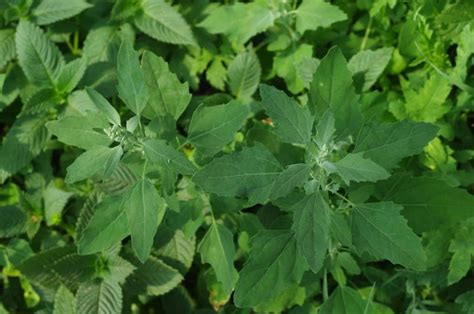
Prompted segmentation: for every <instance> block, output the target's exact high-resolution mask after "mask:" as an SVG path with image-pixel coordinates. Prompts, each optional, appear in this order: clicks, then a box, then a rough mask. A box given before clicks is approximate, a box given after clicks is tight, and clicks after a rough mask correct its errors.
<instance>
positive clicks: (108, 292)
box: [76, 279, 123, 314]
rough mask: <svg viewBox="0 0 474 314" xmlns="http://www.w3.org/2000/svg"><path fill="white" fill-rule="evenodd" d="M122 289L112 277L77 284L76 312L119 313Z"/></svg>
mask: <svg viewBox="0 0 474 314" xmlns="http://www.w3.org/2000/svg"><path fill="white" fill-rule="evenodd" d="M122 298H123V296H122V289H121V287H120V285H119V284H118V283H117V282H116V281H114V280H112V279H104V280H101V279H96V280H94V281H91V282H85V283H83V284H82V285H80V286H79V289H78V291H77V295H76V313H97V314H99V313H120V312H121V311H122Z"/></svg>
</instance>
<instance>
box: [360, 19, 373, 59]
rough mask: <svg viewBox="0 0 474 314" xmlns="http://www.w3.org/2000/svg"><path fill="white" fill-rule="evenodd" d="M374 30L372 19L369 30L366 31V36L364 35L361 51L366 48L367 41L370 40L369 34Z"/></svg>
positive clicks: (368, 26)
mask: <svg viewBox="0 0 474 314" xmlns="http://www.w3.org/2000/svg"><path fill="white" fill-rule="evenodd" d="M371 29H372V17H370V18H369V25H367V28H366V29H365V34H364V39H362V43H361V44H360V48H359V51H362V50H364V49H365V46H366V45H367V41H368V40H369V34H370V31H371Z"/></svg>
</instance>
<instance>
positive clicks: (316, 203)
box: [292, 192, 331, 273]
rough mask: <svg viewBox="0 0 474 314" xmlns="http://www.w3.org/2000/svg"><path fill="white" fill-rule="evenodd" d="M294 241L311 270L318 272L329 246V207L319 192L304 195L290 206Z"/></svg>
mask: <svg viewBox="0 0 474 314" xmlns="http://www.w3.org/2000/svg"><path fill="white" fill-rule="evenodd" d="M292 208H294V217H293V220H294V223H293V226H292V229H293V230H294V231H295V233H296V242H297V244H298V249H299V252H300V253H301V255H302V256H303V257H304V258H305V259H306V261H307V262H308V264H309V266H310V268H311V270H312V271H313V272H315V273H317V272H319V271H320V270H321V268H322V267H323V262H324V259H325V258H326V253H327V250H328V248H329V240H330V238H329V226H330V223H331V222H330V213H331V209H330V208H329V205H328V203H327V201H326V200H325V199H324V197H323V195H322V194H321V193H320V192H315V193H313V194H310V195H307V196H305V197H304V198H303V199H302V200H300V201H299V202H298V203H296V204H295V205H293V206H292Z"/></svg>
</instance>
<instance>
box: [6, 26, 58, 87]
mask: <svg viewBox="0 0 474 314" xmlns="http://www.w3.org/2000/svg"><path fill="white" fill-rule="evenodd" d="M15 42H16V51H17V54H18V61H19V63H20V66H21V68H22V70H23V72H24V73H25V76H26V77H27V78H28V80H29V81H30V82H31V83H33V84H35V85H38V86H48V87H54V86H55V85H56V84H57V79H58V77H59V75H60V73H61V70H62V68H63V66H64V60H63V56H62V55H61V53H60V52H59V49H58V48H57V47H56V46H55V45H54V44H53V43H52V42H51V41H50V40H49V38H48V37H47V36H46V35H45V34H44V32H43V31H42V30H41V29H40V28H39V27H37V26H35V25H34V24H32V23H31V22H28V21H23V20H22V21H21V22H20V23H19V24H18V27H17V30H16V37H15Z"/></svg>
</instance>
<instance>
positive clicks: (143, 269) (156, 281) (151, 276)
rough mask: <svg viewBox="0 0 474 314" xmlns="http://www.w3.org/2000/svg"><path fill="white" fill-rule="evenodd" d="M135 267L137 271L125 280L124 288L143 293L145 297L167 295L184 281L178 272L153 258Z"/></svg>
mask: <svg viewBox="0 0 474 314" xmlns="http://www.w3.org/2000/svg"><path fill="white" fill-rule="evenodd" d="M136 266H137V270H136V271H135V272H134V273H133V275H132V276H131V277H129V278H128V279H127V282H126V286H125V287H127V288H128V287H131V288H132V289H133V291H139V292H142V291H143V293H146V294H147V295H153V296H160V295H163V294H165V293H168V292H169V291H171V290H172V289H174V288H176V286H177V285H178V284H179V283H180V282H181V281H183V279H184V278H183V276H182V275H181V274H180V273H179V271H177V270H176V269H174V268H172V267H170V266H169V265H167V264H165V263H164V262H163V261H162V260H161V259H159V258H156V257H154V256H150V258H149V259H147V260H146V262H145V263H143V264H137V265H136Z"/></svg>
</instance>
